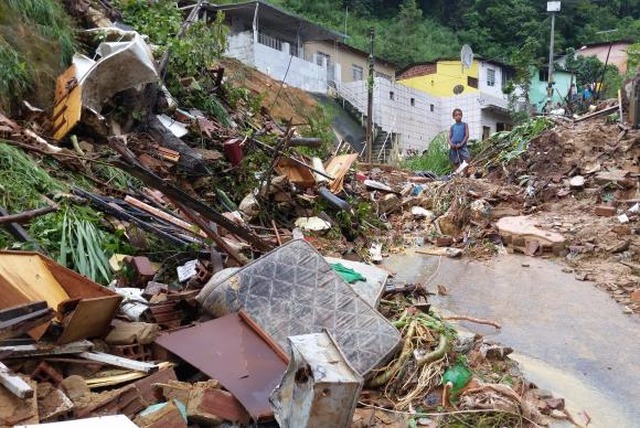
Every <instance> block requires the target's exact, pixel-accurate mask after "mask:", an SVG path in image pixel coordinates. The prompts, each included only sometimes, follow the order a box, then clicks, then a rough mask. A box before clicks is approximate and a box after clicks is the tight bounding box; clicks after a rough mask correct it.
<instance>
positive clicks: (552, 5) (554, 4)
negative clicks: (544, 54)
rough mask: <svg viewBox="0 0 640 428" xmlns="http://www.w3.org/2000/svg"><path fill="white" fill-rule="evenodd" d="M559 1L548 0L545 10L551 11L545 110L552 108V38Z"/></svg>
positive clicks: (558, 10) (559, 5)
mask: <svg viewBox="0 0 640 428" xmlns="http://www.w3.org/2000/svg"><path fill="white" fill-rule="evenodd" d="M560 7H561V2H559V1H548V2H547V12H549V13H551V37H550V38H549V77H548V78H547V111H550V110H551V108H552V103H551V99H552V98H553V40H554V38H555V36H554V29H555V25H556V12H560Z"/></svg>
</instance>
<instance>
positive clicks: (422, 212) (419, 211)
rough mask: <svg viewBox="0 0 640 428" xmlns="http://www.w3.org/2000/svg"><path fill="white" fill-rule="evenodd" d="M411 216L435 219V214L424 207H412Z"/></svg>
mask: <svg viewBox="0 0 640 428" xmlns="http://www.w3.org/2000/svg"><path fill="white" fill-rule="evenodd" d="M411 214H413V216H414V217H423V218H433V213H432V212H431V211H429V210H427V209H424V208H422V207H411Z"/></svg>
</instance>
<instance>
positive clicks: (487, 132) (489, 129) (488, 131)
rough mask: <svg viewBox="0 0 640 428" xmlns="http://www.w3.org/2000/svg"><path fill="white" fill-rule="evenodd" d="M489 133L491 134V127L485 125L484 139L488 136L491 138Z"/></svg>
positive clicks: (483, 130)
mask: <svg viewBox="0 0 640 428" xmlns="http://www.w3.org/2000/svg"><path fill="white" fill-rule="evenodd" d="M489 135H491V127H489V126H483V127H482V139H483V140H486V139H487V138H489Z"/></svg>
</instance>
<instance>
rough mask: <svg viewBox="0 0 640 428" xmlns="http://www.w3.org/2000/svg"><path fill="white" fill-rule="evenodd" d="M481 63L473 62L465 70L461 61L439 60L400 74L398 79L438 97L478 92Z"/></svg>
mask: <svg viewBox="0 0 640 428" xmlns="http://www.w3.org/2000/svg"><path fill="white" fill-rule="evenodd" d="M478 69H479V62H478V61H477V60H476V61H473V64H472V65H471V67H469V68H468V69H463V67H462V64H461V62H460V60H447V59H443V60H439V61H437V62H434V63H426V64H419V65H414V66H411V67H409V68H408V69H405V70H403V71H401V72H399V74H398V77H397V79H398V80H399V81H401V82H402V84H403V85H405V86H409V87H411V88H415V89H417V90H419V91H422V92H426V93H427V94H430V95H434V96H437V97H448V96H451V95H454V94H455V95H458V94H461V93H466V94H468V93H473V92H478Z"/></svg>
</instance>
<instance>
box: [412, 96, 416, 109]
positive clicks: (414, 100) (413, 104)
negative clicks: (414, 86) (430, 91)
mask: <svg viewBox="0 0 640 428" xmlns="http://www.w3.org/2000/svg"><path fill="white" fill-rule="evenodd" d="M415 106H416V99H415V98H411V107H415Z"/></svg>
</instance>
